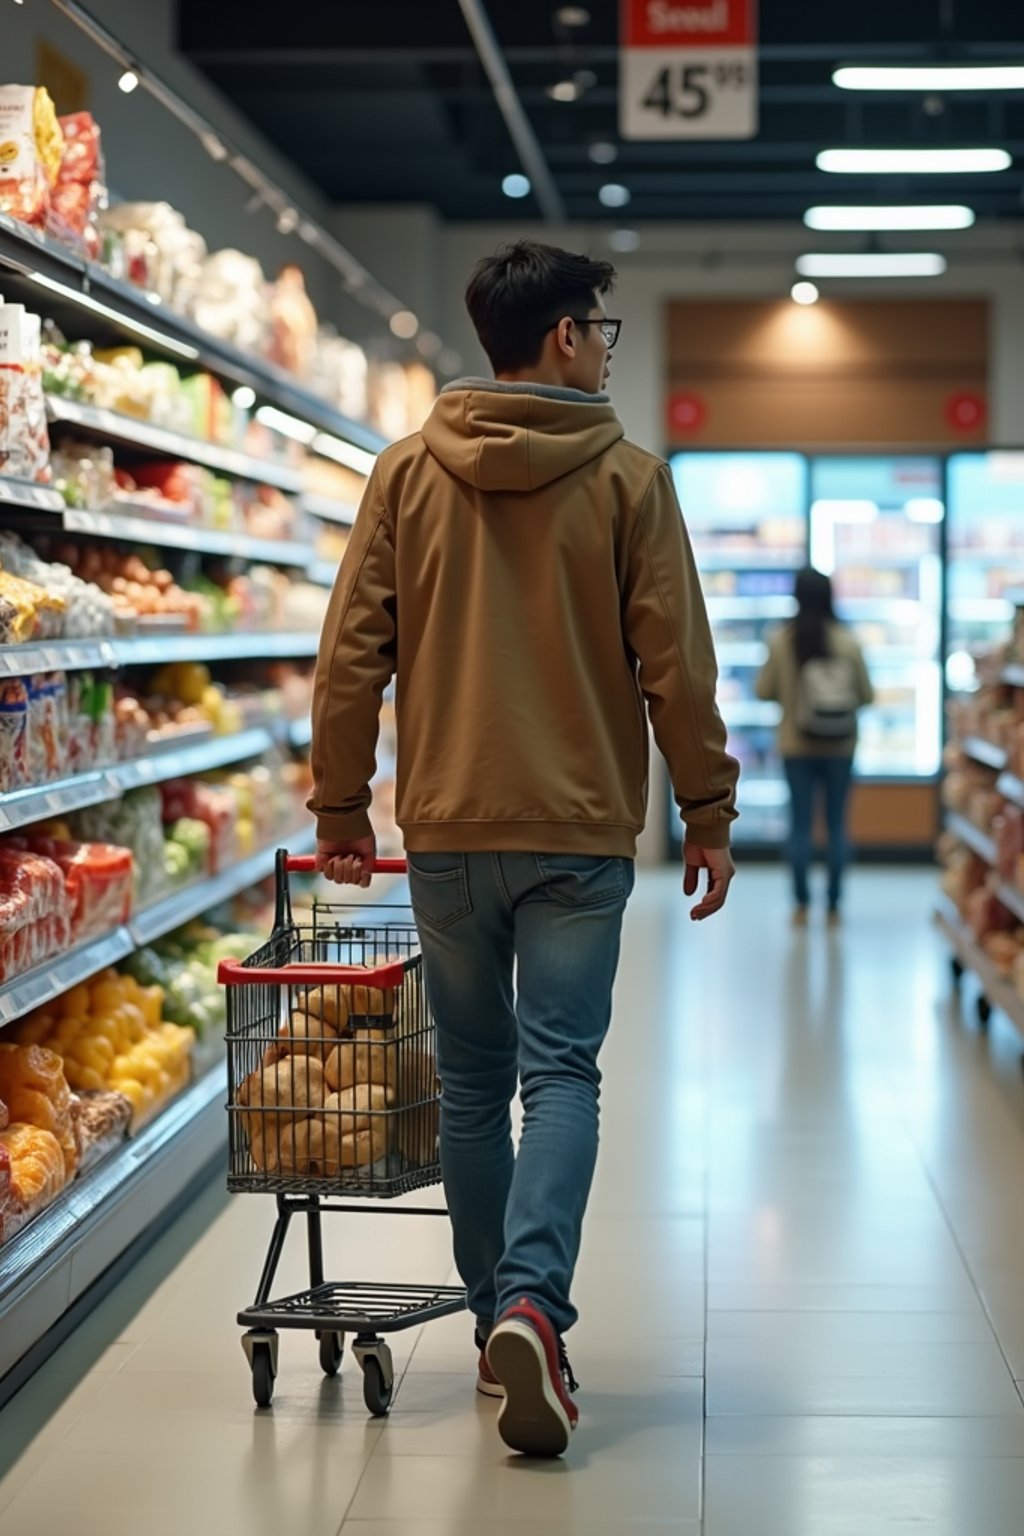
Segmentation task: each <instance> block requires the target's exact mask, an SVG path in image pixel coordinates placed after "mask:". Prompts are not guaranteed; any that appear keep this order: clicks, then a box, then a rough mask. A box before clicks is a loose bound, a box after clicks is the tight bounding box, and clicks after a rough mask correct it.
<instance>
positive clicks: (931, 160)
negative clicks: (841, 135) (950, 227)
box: [816, 149, 1013, 176]
mask: <svg viewBox="0 0 1024 1536" xmlns="http://www.w3.org/2000/svg"><path fill="white" fill-rule="evenodd" d="M816 164H817V167H818V170H819V171H831V172H833V173H836V174H838V175H841V176H842V175H846V176H918V175H933V176H935V175H946V176H956V175H971V174H980V173H981V172H983V171H1006V170H1009V168H1010V166H1011V165H1012V164H1013V160H1012V159H1011V157H1010V156H1009V155H1008V154H1007V153H1006V150H1005V149H823V150H822V151H821V153H820V155H819V156H818V158H817V161H816Z"/></svg>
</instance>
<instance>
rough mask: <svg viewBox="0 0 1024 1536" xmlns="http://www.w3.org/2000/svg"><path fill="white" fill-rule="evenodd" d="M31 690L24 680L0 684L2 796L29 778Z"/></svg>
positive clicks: (17, 787) (18, 679)
mask: <svg viewBox="0 0 1024 1536" xmlns="http://www.w3.org/2000/svg"><path fill="white" fill-rule="evenodd" d="M28 761H29V759H28V688H27V687H26V685H25V681H24V679H23V678H20V677H12V678H10V679H8V681H6V682H4V683H0V794H7V793H8V792H9V791H10V790H12V789H21V788H23V787H24V785H26V784H27V783H28V782H29V778H28Z"/></svg>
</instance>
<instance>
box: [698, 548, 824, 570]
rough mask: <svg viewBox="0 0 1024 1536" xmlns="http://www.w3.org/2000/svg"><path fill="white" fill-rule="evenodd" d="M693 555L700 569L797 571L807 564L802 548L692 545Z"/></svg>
mask: <svg viewBox="0 0 1024 1536" xmlns="http://www.w3.org/2000/svg"><path fill="white" fill-rule="evenodd" d="M693 557H694V559H695V560H696V562H697V568H698V570H702V571H748V570H758V571H763V570H768V571H799V570H801V569H802V568H803V566H805V565H806V564H807V557H806V555H805V554H804V552H803V550H799V551H794V550H789V549H782V550H774V549H722V548H721V546H720V545H719V546H717V547H716V548H715V549H713V550H712V549H701V548H700V546H699V545H694V550H693Z"/></svg>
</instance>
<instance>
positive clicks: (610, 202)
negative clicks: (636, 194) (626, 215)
mask: <svg viewBox="0 0 1024 1536" xmlns="http://www.w3.org/2000/svg"><path fill="white" fill-rule="evenodd" d="M597 196H598V201H599V202H600V203H601V204H602V205H603V207H605V208H625V206H626V204H627V203H628V202H629V201H630V199H631V198H632V196H633V194H632V192H630V190H629V188H628V187H624V186H623V185H622V184H621V182H618V181H606V182H605V184H604V186H603V187H601V188H600V190H599V191H598V194H597Z"/></svg>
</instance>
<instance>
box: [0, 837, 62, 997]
mask: <svg viewBox="0 0 1024 1536" xmlns="http://www.w3.org/2000/svg"><path fill="white" fill-rule="evenodd" d="M70 941H71V906H70V902H69V899H68V893H67V889H66V887H65V884H64V876H63V874H62V873H61V871H60V869H59V868H58V867H57V865H56V864H55V863H54V862H53V860H52V859H47V858H43V857H41V856H40V855H38V854H36V853H33V852H29V851H27V850H26V849H25V848H24V847H23V846H21V847H18V846H14V845H13V844H10V843H6V844H0V981H7V980H9V979H10V978H11V977H12V976H19V975H21V974H22V972H24V971H28V970H31V969H32V967H33V966H34V965H39V964H41V962H42V961H44V960H48V959H49V957H50V956H51V955H53V954H55V953H57V952H58V951H59V950H61V949H66V948H67V947H68V945H69V943H70Z"/></svg>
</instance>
